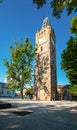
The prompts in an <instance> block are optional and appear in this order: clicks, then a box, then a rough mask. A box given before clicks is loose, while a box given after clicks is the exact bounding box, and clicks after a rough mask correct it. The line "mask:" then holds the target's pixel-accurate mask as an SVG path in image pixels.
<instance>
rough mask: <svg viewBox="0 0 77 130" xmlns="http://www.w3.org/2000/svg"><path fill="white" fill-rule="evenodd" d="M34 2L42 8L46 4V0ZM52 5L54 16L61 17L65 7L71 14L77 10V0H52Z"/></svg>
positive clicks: (35, 0) (34, 0)
mask: <svg viewBox="0 0 77 130" xmlns="http://www.w3.org/2000/svg"><path fill="white" fill-rule="evenodd" d="M33 3H34V4H36V5H37V7H38V8H41V7H42V6H43V5H44V4H46V0H33ZM50 7H51V8H52V13H53V16H55V17H56V18H60V16H61V13H62V12H63V10H64V9H66V11H67V15H70V14H71V13H72V11H74V12H77V1H76V0H51V3H50Z"/></svg>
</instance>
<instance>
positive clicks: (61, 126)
mask: <svg viewBox="0 0 77 130" xmlns="http://www.w3.org/2000/svg"><path fill="white" fill-rule="evenodd" d="M6 102H9V103H12V108H9V109H0V130H77V102H70V101H67V102H66V101H25V100H15V99H11V100H10V99H7V100H6ZM16 112H18V113H16ZM20 112H23V114H20ZM27 112H29V113H27Z"/></svg>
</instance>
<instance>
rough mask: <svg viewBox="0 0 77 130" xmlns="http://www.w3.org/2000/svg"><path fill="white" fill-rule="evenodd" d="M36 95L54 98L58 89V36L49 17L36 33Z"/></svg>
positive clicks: (44, 98)
mask: <svg viewBox="0 0 77 130" xmlns="http://www.w3.org/2000/svg"><path fill="white" fill-rule="evenodd" d="M36 47H37V52H36V53H37V54H36V57H35V95H36V99H38V100H52V99H54V98H55V95H56V91H57V78H56V36H55V33H54V30H53V29H52V26H51V25H50V22H49V19H48V17H46V18H45V19H44V20H43V24H42V29H41V30H39V31H38V32H37V33H36Z"/></svg>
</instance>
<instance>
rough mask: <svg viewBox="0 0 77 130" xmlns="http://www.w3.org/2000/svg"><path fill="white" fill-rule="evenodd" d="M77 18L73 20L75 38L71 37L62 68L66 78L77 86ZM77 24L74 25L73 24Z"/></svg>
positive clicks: (72, 27)
mask: <svg viewBox="0 0 77 130" xmlns="http://www.w3.org/2000/svg"><path fill="white" fill-rule="evenodd" d="M76 20H77V17H73V18H72V22H71V28H70V29H71V33H74V37H72V36H70V39H69V40H68V42H67V47H66V49H65V50H64V51H63V53H62V54H61V58H62V61H61V68H62V69H63V70H64V71H65V72H66V76H67V78H68V79H69V81H70V83H71V84H72V85H77V35H76V32H77V22H75V21H76ZM74 22H75V23H76V24H75V25H73V23H74Z"/></svg>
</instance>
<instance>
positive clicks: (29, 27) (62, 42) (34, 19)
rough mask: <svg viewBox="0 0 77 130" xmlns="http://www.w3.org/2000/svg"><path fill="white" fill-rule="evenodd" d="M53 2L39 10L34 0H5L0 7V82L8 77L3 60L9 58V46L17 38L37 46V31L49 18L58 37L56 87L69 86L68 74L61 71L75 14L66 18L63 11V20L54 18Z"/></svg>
mask: <svg viewBox="0 0 77 130" xmlns="http://www.w3.org/2000/svg"><path fill="white" fill-rule="evenodd" d="M50 1H51V0H48V2H47V4H46V5H45V6H43V8H41V9H40V10H37V7H36V5H33V3H32V0H28V1H27V0H4V2H3V3H2V4H0V82H4V79H5V76H6V67H5V66H4V65H3V58H4V57H6V58H9V45H14V39H16V40H17V41H19V40H20V39H21V38H22V40H24V39H25V38H26V37H28V38H29V40H30V41H31V42H32V43H33V45H35V34H36V32H37V29H38V28H40V29H41V27H42V22H43V19H44V18H45V17H47V16H48V17H49V20H50V23H51V25H52V27H53V28H54V31H55V34H56V57H57V84H68V83H69V81H68V79H67V78H66V76H65V72H64V71H63V70H61V69H60V62H61V53H62V51H63V50H64V49H65V48H66V42H67V40H68V39H69V36H70V32H69V27H70V20H71V18H72V17H73V16H75V15H76V14H73V13H72V14H71V15H70V16H69V17H67V15H66V11H64V12H63V14H62V17H61V19H59V20H57V19H56V18H54V17H53V16H52V10H51V8H50V5H49V4H50Z"/></svg>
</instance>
